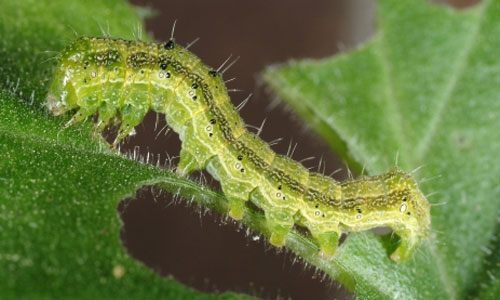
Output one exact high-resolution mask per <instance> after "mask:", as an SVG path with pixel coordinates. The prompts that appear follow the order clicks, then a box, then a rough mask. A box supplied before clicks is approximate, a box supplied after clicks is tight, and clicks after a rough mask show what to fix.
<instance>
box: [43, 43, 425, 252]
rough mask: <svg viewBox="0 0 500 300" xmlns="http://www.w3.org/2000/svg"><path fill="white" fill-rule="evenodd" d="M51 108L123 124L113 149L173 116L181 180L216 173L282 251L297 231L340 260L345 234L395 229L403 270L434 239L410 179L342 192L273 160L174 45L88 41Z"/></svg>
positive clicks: (200, 67) (374, 181) (345, 186)
mask: <svg viewBox="0 0 500 300" xmlns="http://www.w3.org/2000/svg"><path fill="white" fill-rule="evenodd" d="M47 107H48V109H49V110H51V111H52V112H53V113H54V114H55V115H59V114H62V113H65V112H67V111H72V110H76V113H75V114H74V115H73V117H72V118H71V120H70V121H69V122H68V123H67V124H66V126H70V125H71V124H74V123H76V122H79V121H82V120H83V119H85V118H87V117H89V116H92V115H94V114H96V113H97V114H98V123H97V131H98V132H100V131H102V130H104V129H105V128H106V127H107V126H108V124H109V123H110V121H111V120H116V121H118V123H120V124H121V125H120V128H119V131H118V135H117V137H116V140H115V141H114V143H113V146H114V145H116V144H117V143H118V142H120V141H121V140H122V139H123V138H125V137H126V136H127V135H128V134H129V133H130V132H131V131H132V130H133V128H134V127H135V126H136V125H138V124H139V123H141V122H142V120H143V118H144V116H145V114H146V113H147V112H148V111H149V110H153V111H155V112H159V113H164V114H165V115H166V119H167V123H168V124H169V126H170V127H171V128H172V129H173V130H174V131H176V132H177V133H179V136H180V139H181V141H182V150H181V159H180V162H179V165H178V167H177V172H178V173H179V174H180V175H186V174H188V173H190V172H193V171H195V170H200V169H207V170H208V172H209V173H210V174H211V175H212V176H213V177H214V178H215V179H217V180H219V181H220V182H221V185H222V189H223V191H224V194H225V195H226V198H227V199H228V201H229V205H230V211H229V215H230V216H231V217H232V218H234V219H237V220H238V219H241V218H242V217H243V212H244V209H243V208H244V206H245V203H246V201H252V202H253V203H254V204H255V205H257V206H258V207H259V208H261V209H262V210H263V211H264V213H265V217H266V222H267V225H268V227H269V230H270V232H271V233H272V234H271V238H270V242H271V243H272V244H273V245H276V246H282V245H284V244H285V237H286V235H287V233H288V232H289V231H290V229H291V228H292V227H293V225H294V224H295V223H297V224H299V225H301V226H304V227H305V228H307V229H308V230H309V231H310V232H311V234H312V236H313V238H314V239H315V240H316V241H317V242H318V243H319V245H320V248H321V254H322V255H323V256H324V257H325V258H331V257H332V256H333V255H334V254H335V251H336V248H337V244H338V239H339V237H340V235H341V234H342V232H347V231H363V230H367V229H370V228H374V227H379V226H388V227H390V228H391V229H392V230H393V231H394V232H395V233H396V234H398V235H399V236H400V237H401V243H400V245H399V246H398V248H397V249H396V250H395V251H394V253H393V254H392V255H391V258H392V259H393V260H394V261H396V262H400V261H405V260H407V259H409V258H410V257H411V256H412V254H413V252H414V251H415V250H416V248H417V247H418V245H419V244H420V243H421V241H422V240H423V239H424V238H425V237H426V236H427V234H428V232H429V229H430V206H429V203H428V202H427V199H426V198H425V196H424V195H423V194H422V193H421V191H420V190H419V188H418V186H417V183H416V181H415V180H414V179H413V178H412V177H411V176H410V174H408V173H405V172H403V171H402V170H400V169H398V168H393V169H391V170H389V171H388V172H387V173H385V174H381V175H377V176H364V177H362V178H359V179H352V180H347V181H344V182H337V181H335V180H333V179H332V178H330V177H326V176H323V175H321V174H318V173H313V172H309V171H308V170H307V169H306V168H304V167H303V166H302V165H301V164H300V163H298V162H296V161H294V160H292V159H290V158H289V157H287V156H283V155H278V154H276V153H274V152H273V151H272V150H271V149H270V148H269V146H268V145H267V144H266V143H265V142H264V141H262V140H261V139H260V138H259V137H258V136H256V135H255V134H252V133H250V132H248V131H247V130H246V129H245V125H244V123H243V121H242V120H241V118H240V116H239V114H238V112H237V110H236V109H235V108H234V107H233V105H232V104H231V102H230V99H229V96H228V93H227V89H226V88H225V84H224V81H223V80H222V74H221V73H219V72H217V71H216V70H213V69H212V68H210V67H208V66H206V65H205V64H203V63H202V62H201V61H200V59H199V58H198V57H197V56H195V55H194V54H193V53H191V52H190V51H188V50H187V49H185V48H183V47H181V46H179V45H178V44H176V43H175V42H174V41H173V40H170V41H168V42H166V43H163V44H157V43H146V42H142V41H126V40H120V39H110V38H91V37H82V38H79V39H78V40H76V41H75V42H73V43H72V44H70V45H69V46H67V47H66V48H65V49H64V50H63V51H62V52H61V53H60V54H59V55H58V65H57V68H56V71H55V73H54V76H53V78H52V82H51V86H50V91H49V93H48V95H47Z"/></svg>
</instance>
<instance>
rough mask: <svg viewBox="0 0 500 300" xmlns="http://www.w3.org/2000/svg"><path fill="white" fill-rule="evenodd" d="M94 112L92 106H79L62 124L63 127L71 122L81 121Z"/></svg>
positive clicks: (71, 123)
mask: <svg viewBox="0 0 500 300" xmlns="http://www.w3.org/2000/svg"><path fill="white" fill-rule="evenodd" d="M95 112H96V110H95V109H94V108H92V107H90V108H83V107H82V108H80V109H79V110H78V111H77V112H76V113H75V114H74V115H73V117H72V118H71V119H70V120H69V121H68V122H66V124H64V127H69V126H71V125H73V124H76V123H78V122H81V121H83V120H85V119H86V118H88V117H90V116H91V115H93V114H94V113H95Z"/></svg>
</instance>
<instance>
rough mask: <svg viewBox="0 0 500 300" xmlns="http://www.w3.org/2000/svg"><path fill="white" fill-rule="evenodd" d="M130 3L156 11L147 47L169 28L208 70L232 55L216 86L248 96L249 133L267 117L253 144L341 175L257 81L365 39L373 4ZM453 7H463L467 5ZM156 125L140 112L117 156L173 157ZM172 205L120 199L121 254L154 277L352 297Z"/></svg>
mask: <svg viewBox="0 0 500 300" xmlns="http://www.w3.org/2000/svg"><path fill="white" fill-rule="evenodd" d="M131 2H132V3H133V4H135V5H140V6H148V7H151V8H153V9H155V10H156V11H157V13H158V15H157V16H156V17H155V18H152V19H149V20H147V22H146V30H147V32H148V33H149V34H150V36H153V37H154V38H155V39H156V40H158V41H165V40H168V39H169V37H170V34H171V29H172V24H173V22H174V20H177V25H176V28H175V39H176V41H177V42H178V43H180V44H182V45H187V44H189V43H190V42H191V41H193V40H194V39H195V38H197V37H200V40H199V41H198V42H197V43H196V44H194V45H193V46H192V47H191V48H190V50H191V51H192V52H194V53H196V54H197V55H198V56H199V57H200V58H201V59H202V60H203V61H204V62H205V63H206V64H207V65H209V66H212V67H215V68H217V67H218V66H219V65H220V64H221V63H222V62H223V61H224V60H226V58H227V57H228V56H229V55H230V54H232V55H233V58H235V57H237V56H240V57H241V58H240V59H239V61H238V62H237V63H236V64H235V65H234V66H233V67H231V68H230V69H229V71H227V72H226V73H225V74H224V79H226V80H227V79H230V78H232V77H236V79H235V80H233V81H231V82H230V83H228V88H230V89H231V88H236V89H241V90H243V91H242V92H232V93H231V94H230V96H231V99H232V101H233V103H234V104H238V103H240V102H241V101H242V100H243V99H244V98H246V96H247V95H248V94H249V93H253V97H252V98H251V100H250V101H249V103H248V104H247V105H246V106H245V107H244V109H243V110H242V111H241V115H242V117H243V119H244V120H245V122H246V123H248V124H251V125H255V126H260V124H261V122H262V121H263V119H264V118H265V119H267V120H266V124H265V127H264V129H263V131H262V134H261V138H263V139H264V140H265V141H268V142H269V141H272V140H275V139H276V138H283V141H282V142H281V143H280V144H278V145H276V146H273V149H274V150H275V151H276V152H277V153H281V154H285V153H286V152H287V149H288V146H289V141H293V142H294V143H295V142H297V143H298V147H297V150H296V151H295V154H294V156H293V158H294V159H296V160H301V159H304V158H307V157H311V156H314V157H316V159H314V160H309V161H307V162H304V165H306V167H312V166H316V165H317V164H318V161H319V158H320V157H323V161H325V162H326V174H328V173H330V172H332V171H334V170H336V169H338V168H343V169H344V170H345V169H346V168H345V166H344V165H343V163H342V161H341V160H340V159H339V158H338V157H336V156H335V154H333V153H332V152H331V151H330V149H329V148H328V147H327V146H326V145H325V143H324V142H322V141H321V140H320V139H319V138H318V137H317V136H316V135H315V134H314V133H313V132H312V131H311V130H309V129H307V127H306V126H305V125H304V124H303V123H301V122H300V120H298V118H297V117H296V116H295V115H294V114H293V113H292V112H291V111H290V110H289V109H288V108H287V107H286V106H285V105H284V104H283V103H281V102H280V101H279V100H278V99H276V97H275V95H274V94H273V93H272V92H271V91H270V90H269V89H268V88H266V86H265V85H263V83H262V81H261V79H260V78H259V73H260V72H262V70H264V68H265V67H266V66H268V65H270V64H277V63H284V62H286V61H288V60H291V59H303V58H314V59H319V58H324V57H328V56H331V55H333V54H335V53H337V52H339V51H346V50H349V49H351V48H353V47H355V46H357V45H359V44H360V43H362V42H363V41H366V40H368V39H369V37H370V36H371V35H372V34H373V32H374V27H375V19H374V10H375V5H376V4H375V2H374V1H371V0H342V1H334V0H316V1H298V0H287V1H269V0H267V1H266V0H252V1H235V0H215V1H200V0H199V1H195V0H183V1H161V0H158V1H147V0H145V1H143V0H133V1H131ZM439 2H444V1H439ZM453 2H454V5H456V6H458V7H463V6H467V5H469V4H471V3H472V2H474V1H453ZM163 119H164V118H163V116H161V117H160V118H159V120H160V122H159V123H158V125H157V126H155V120H156V116H155V115H154V114H149V115H148V116H147V118H146V120H145V122H144V123H143V124H142V125H140V126H139V127H138V128H137V135H136V136H134V137H133V138H131V139H129V140H128V141H127V142H126V143H125V145H123V147H122V152H131V151H133V150H134V149H136V150H138V151H139V153H140V154H141V155H147V153H149V154H150V155H154V156H155V157H158V156H159V157H160V159H161V161H165V159H166V158H167V157H168V155H170V156H176V155H178V153H179V150H180V142H179V140H178V137H177V135H176V134H175V133H174V134H168V135H164V134H163V132H164V131H162V132H160V129H161V128H163V127H164V126H165V122H164V120H163ZM155 127H156V128H155ZM159 132H160V133H159ZM158 133H159V135H158ZM157 135H158V137H157V138H156V136H157ZM167 154H168V155H167ZM173 163H174V164H175V163H176V160H175V159H174V161H173ZM345 175H346V172H345V171H343V172H339V173H337V174H335V176H334V177H335V178H336V179H339V180H342V179H344V178H345ZM205 176H206V177H209V176H207V175H206V174H205ZM199 177H200V174H198V175H195V176H194V178H199ZM207 180H208V183H207V184H209V185H211V186H212V187H214V188H215V189H219V187H218V184H217V182H213V181H212V180H211V179H210V178H208V179H207ZM172 200H173V199H172V196H171V195H169V194H166V193H162V194H158V192H152V191H151V189H150V188H144V189H142V190H140V191H138V192H137V195H136V199H133V200H131V199H128V200H124V201H123V202H122V203H121V204H120V207H119V211H120V213H121V215H122V218H123V220H124V223H125V225H124V229H123V232H122V239H123V242H124V244H125V246H126V247H127V250H128V251H129V252H130V253H131V255H132V256H134V257H135V258H137V259H138V260H140V261H142V262H144V263H145V264H146V265H147V266H149V267H150V268H152V269H153V270H155V271H156V272H158V273H159V274H161V275H163V276H173V277H174V278H175V279H177V280H179V281H181V282H183V283H185V284H188V285H190V286H193V287H194V288H196V289H198V290H201V291H206V292H223V291H227V290H231V291H239V292H244V293H248V294H251V295H254V296H257V297H260V298H267V299H288V298H291V299H335V298H336V299H345V298H347V299H350V298H354V296H353V295H351V294H350V293H349V292H348V291H346V290H345V289H344V288H343V287H341V286H340V285H339V284H338V283H335V282H334V281H332V280H331V279H329V278H328V277H325V276H323V274H322V273H319V272H316V271H315V270H314V268H312V267H310V266H306V265H305V264H304V263H303V262H299V261H295V256H294V255H293V254H292V253H290V252H284V251H280V250H277V249H276V248H274V247H272V246H269V245H268V243H267V242H265V241H263V239H262V238H260V239H258V237H254V236H253V235H247V234H246V228H241V227H239V226H238V225H236V223H234V222H233V221H231V220H228V219H225V218H223V217H221V216H220V215H217V214H214V213H210V212H207V211H205V210H204V209H203V208H199V207H197V206H196V205H195V204H188V203H187V202H186V201H184V200H174V201H172Z"/></svg>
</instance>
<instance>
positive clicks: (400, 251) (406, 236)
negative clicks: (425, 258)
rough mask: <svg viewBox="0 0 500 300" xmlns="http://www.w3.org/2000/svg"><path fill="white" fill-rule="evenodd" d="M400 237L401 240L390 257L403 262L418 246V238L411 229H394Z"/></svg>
mask: <svg viewBox="0 0 500 300" xmlns="http://www.w3.org/2000/svg"><path fill="white" fill-rule="evenodd" d="M394 232H395V233H396V234H397V235H399V237H400V238H401V242H400V244H399V246H398V248H396V250H395V251H394V252H393V253H392V254H391V259H392V260H393V261H395V262H398V263H399V262H404V261H407V260H408V259H410V257H411V256H412V255H413V253H414V252H415V250H416V249H417V248H418V246H419V244H420V243H419V242H420V240H419V238H418V237H416V235H415V233H412V232H411V231H408V230H404V231H397V230H395V231H394Z"/></svg>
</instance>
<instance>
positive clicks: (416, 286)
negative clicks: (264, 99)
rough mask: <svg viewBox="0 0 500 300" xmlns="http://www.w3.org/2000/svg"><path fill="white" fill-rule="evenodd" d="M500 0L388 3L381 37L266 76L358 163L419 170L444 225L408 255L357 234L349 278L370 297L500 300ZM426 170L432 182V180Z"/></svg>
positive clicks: (346, 253) (371, 168) (346, 258)
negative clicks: (458, 5) (403, 259)
mask: <svg viewBox="0 0 500 300" xmlns="http://www.w3.org/2000/svg"><path fill="white" fill-rule="evenodd" d="M498 49H500V1H498V0H491V1H482V2H481V3H480V4H478V5H476V6H475V7H472V8H470V9H467V10H455V9H452V8H450V7H447V6H443V5H436V4H432V3H429V2H428V1H421V0H411V1H399V0H382V1H378V2H377V25H376V34H375V35H374V36H373V38H372V39H371V40H370V41H368V42H367V43H366V44H364V45H362V46H360V47H359V48H357V49H355V50H353V51H350V52H349V53H347V54H343V55H339V56H334V57H332V58H328V59H324V60H320V61H296V62H290V63H288V64H286V65H284V66H276V67H271V68H269V69H267V70H266V72H265V74H264V76H265V78H266V81H267V82H268V83H269V84H270V85H271V86H272V87H273V88H274V89H275V90H276V91H277V93H278V95H279V96H281V98H282V99H284V100H285V101H286V102H287V103H288V104H289V105H290V106H292V107H293V108H294V109H295V110H296V111H297V112H298V114H299V115H300V116H301V117H302V118H303V119H304V120H305V122H306V123H307V124H310V126H311V127H312V128H313V129H314V130H315V131H316V132H317V133H318V134H320V135H321V136H322V137H324V138H325V140H326V141H327V142H328V143H330V145H331V146H332V148H334V149H337V151H338V152H340V153H343V155H344V157H345V158H346V159H347V160H349V161H350V162H354V163H353V165H354V166H360V165H365V166H366V168H367V170H368V172H369V173H373V174H375V173H380V172H383V171H385V170H387V169H388V168H390V167H391V166H393V165H394V162H395V157H396V156H397V153H398V154H399V155H398V156H399V166H401V167H402V168H403V169H405V170H406V171H411V170H413V169H415V168H418V167H420V166H423V168H422V169H421V170H420V171H419V172H418V173H417V175H416V176H417V178H419V179H420V181H422V183H421V188H422V190H423V191H424V193H426V194H430V193H433V192H437V194H435V195H434V196H431V197H429V200H430V202H431V203H434V204H436V205H435V206H433V207H432V229H433V230H432V231H433V232H432V234H431V236H430V237H429V239H428V241H427V243H425V244H424V245H423V246H421V247H420V249H419V251H418V253H417V254H416V255H415V257H414V258H413V259H412V260H410V261H409V262H407V263H404V264H399V265H396V264H394V263H392V262H391V261H390V260H389V259H388V257H387V253H386V251H385V246H384V243H385V240H384V238H381V237H377V236H375V235H373V234H371V233H369V232H366V233H361V234H352V235H350V236H348V238H347V240H346V242H345V243H344V244H343V245H342V246H341V247H340V253H339V256H338V259H337V263H338V264H340V265H341V266H342V267H343V271H342V272H345V273H347V274H349V275H348V276H347V277H348V278H349V280H346V281H343V279H342V278H340V279H339V280H340V281H341V282H344V283H345V284H346V285H347V286H348V287H350V288H352V289H354V290H355V292H356V294H357V295H358V297H359V298H361V299H465V298H468V297H471V298H474V297H475V298H477V299H498V298H499V297H500V294H499V291H500V288H499V286H500V284H499V277H498V276H499V274H500V271H499V269H500V264H499V260H498V257H499V247H498V236H497V237H496V238H495V235H498V230H499V228H500V226H499V225H498V222H499V218H498V216H499V209H500V201H499V199H500V164H499V163H500V159H499V155H498V153H500V130H499V129H500V59H499V56H498V53H499V52H498ZM426 179H431V180H428V181H426Z"/></svg>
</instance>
